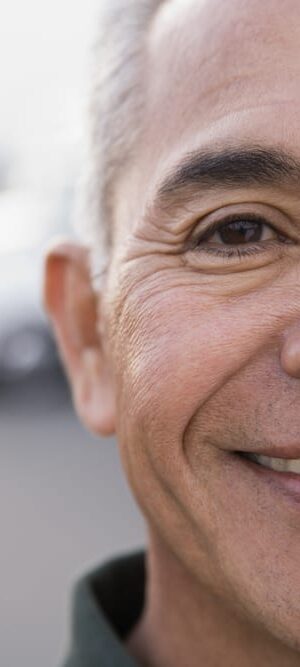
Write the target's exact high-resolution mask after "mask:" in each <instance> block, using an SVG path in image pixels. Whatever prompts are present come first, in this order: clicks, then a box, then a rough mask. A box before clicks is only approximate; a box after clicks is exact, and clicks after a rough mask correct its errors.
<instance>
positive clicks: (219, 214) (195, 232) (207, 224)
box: [186, 201, 300, 250]
mask: <svg viewBox="0 0 300 667" xmlns="http://www.w3.org/2000/svg"><path fill="white" fill-rule="evenodd" d="M243 209H244V210H243ZM255 209H256V210H255ZM241 219H248V220H249V219H252V220H256V221H258V222H261V223H263V224H265V225H268V226H269V227H271V228H272V229H273V230H274V231H276V232H277V233H278V234H279V235H282V236H285V237H286V238H287V239H291V240H292V241H294V242H295V243H299V242H300V239H299V231H298V233H297V231H296V230H295V228H294V227H295V225H294V226H293V224H292V221H291V219H290V217H289V215H288V214H287V213H286V212H284V211H283V210H281V209H279V208H278V207H274V206H271V205H269V204H265V203H261V202H256V201H253V202H249V201H248V202H237V203H235V204H228V205H225V206H222V207H220V208H218V209H215V210H214V211H211V212H210V213H208V214H206V215H204V216H203V217H201V218H198V219H197V220H196V221H194V225H193V229H192V230H191V232H190V234H189V236H188V238H187V239H186V248H187V250H188V249H191V248H192V247H193V246H194V244H195V243H196V242H199V241H201V240H202V239H203V238H204V236H205V235H206V234H207V233H209V234H211V233H212V232H213V231H217V230H218V229H219V228H220V227H221V226H222V225H224V224H226V223H229V222H230V221H234V220H241Z"/></svg>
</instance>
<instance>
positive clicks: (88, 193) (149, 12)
mask: <svg viewBox="0 0 300 667" xmlns="http://www.w3.org/2000/svg"><path fill="white" fill-rule="evenodd" d="M163 2H165V0H104V1H103V0H102V7H101V10H100V17H99V19H100V20H99V30H98V36H97V41H96V43H95V46H94V48H93V53H92V57H93V67H92V94H91V99H90V108H89V144H88V145H87V165H85V174H84V182H83V184H82V188H81V191H82V197H81V203H80V219H81V220H82V218H83V225H84V227H83V225H82V223H80V227H81V229H80V228H79V224H78V225H76V226H77V228H78V230H79V232H80V235H81V236H82V232H83V233H84V237H85V241H86V242H87V243H88V245H89V246H90V248H91V250H92V271H94V272H95V273H99V272H101V270H103V269H104V266H105V264H106V262H107V257H108V254H109V248H110V245H111V237H112V218H113V211H112V208H113V207H112V202H113V193H114V188H115V185H116V181H117V179H118V177H119V175H120V171H121V169H122V166H124V163H126V164H127V161H128V160H129V159H130V156H131V154H132V151H133V148H134V145H135V143H136V140H137V136H138V131H139V127H140V125H141V123H140V122H139V118H140V113H141V109H142V108H143V63H144V55H145V39H146V35H147V31H148V30H149V26H150V22H151V19H152V17H153V16H154V14H155V12H156V10H157V9H158V8H159V6H160V5H162V4H163Z"/></svg>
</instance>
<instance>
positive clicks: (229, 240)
mask: <svg viewBox="0 0 300 667" xmlns="http://www.w3.org/2000/svg"><path fill="white" fill-rule="evenodd" d="M279 236H280V234H279V233H278V232H277V231H276V230H275V229H274V228H273V227H271V226H270V225H269V224H268V223H266V222H265V221H264V220H261V219H251V218H248V217H246V216H245V217H243V218H242V217H241V218H239V219H235V220H232V219H231V220H228V221H227V222H222V223H217V225H214V226H213V228H210V229H209V230H208V231H207V232H206V233H205V235H204V236H203V237H202V238H201V239H200V241H199V245H202V243H205V244H209V245H213V244H214V245H218V246H220V245H227V246H231V247H234V246H241V245H247V244H256V243H260V242H265V241H272V240H276V239H278V238H279Z"/></svg>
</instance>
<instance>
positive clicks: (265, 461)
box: [239, 452, 300, 476]
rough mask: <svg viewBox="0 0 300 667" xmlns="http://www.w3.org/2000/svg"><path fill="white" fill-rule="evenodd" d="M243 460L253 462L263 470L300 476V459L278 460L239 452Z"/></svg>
mask: <svg viewBox="0 0 300 667" xmlns="http://www.w3.org/2000/svg"><path fill="white" fill-rule="evenodd" d="M239 454H240V455H241V456H242V458H244V459H247V460H248V461H252V462H253V463H256V464H257V465H259V466H262V467H263V468H268V469H269V470H274V471H275V472H279V473H280V472H281V473H294V474H295V475H299V476H300V458H299V459H287V458H277V457H273V456H264V455H262V454H249V453H246V452H239Z"/></svg>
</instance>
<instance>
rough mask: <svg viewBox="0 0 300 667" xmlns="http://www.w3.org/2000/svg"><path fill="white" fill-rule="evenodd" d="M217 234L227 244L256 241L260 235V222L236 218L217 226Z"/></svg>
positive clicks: (259, 238)
mask: <svg viewBox="0 0 300 667" xmlns="http://www.w3.org/2000/svg"><path fill="white" fill-rule="evenodd" d="M218 235H219V237H220V241H222V243H225V244H227V245H237V244H243V243H256V242H257V241H260V240H261V237H262V224H261V222H255V221H254V220H236V221H233V222H229V223H226V224H225V225H223V226H221V227H219V229H218Z"/></svg>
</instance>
